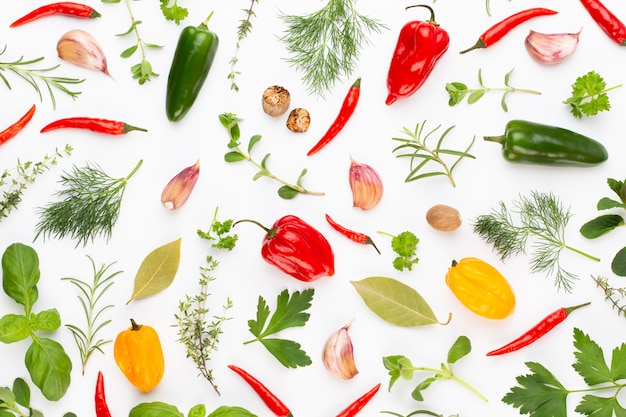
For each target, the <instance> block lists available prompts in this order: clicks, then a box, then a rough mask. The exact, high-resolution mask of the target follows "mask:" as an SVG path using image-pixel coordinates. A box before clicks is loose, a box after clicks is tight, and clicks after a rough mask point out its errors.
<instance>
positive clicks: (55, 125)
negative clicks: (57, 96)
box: [41, 117, 147, 135]
mask: <svg viewBox="0 0 626 417" xmlns="http://www.w3.org/2000/svg"><path fill="white" fill-rule="evenodd" d="M55 129H87V130H91V131H93V132H98V133H104V134H107V135H125V134H126V133H128V132H130V131H132V130H139V131H141V132H147V130H146V129H144V128H142V127H137V126H132V125H129V124H127V123H124V122H119V121H116V120H107V119H98V118H94V117H69V118H66V119H59V120H56V121H54V122H52V123H50V124H48V125H46V126H44V127H43V128H42V129H41V133H45V132H49V131H51V130H55Z"/></svg>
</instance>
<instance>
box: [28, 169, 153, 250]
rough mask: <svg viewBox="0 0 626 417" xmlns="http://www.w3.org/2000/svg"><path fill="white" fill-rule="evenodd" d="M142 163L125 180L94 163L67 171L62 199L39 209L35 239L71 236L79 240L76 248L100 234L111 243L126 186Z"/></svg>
mask: <svg viewBox="0 0 626 417" xmlns="http://www.w3.org/2000/svg"><path fill="white" fill-rule="evenodd" d="M142 163H143V160H140V161H139V162H138V163H137V165H136V166H135V168H133V170H132V171H131V173H130V174H128V175H127V176H126V177H122V178H113V177H111V176H109V175H108V174H107V173H106V172H104V171H103V170H102V168H100V167H99V166H98V165H95V164H90V163H87V165H85V166H84V167H82V168H78V167H76V166H74V167H73V170H72V172H70V173H65V172H64V173H63V175H62V176H61V180H60V181H59V182H60V183H61V184H62V185H63V186H64V188H63V189H62V190H60V191H58V192H56V194H55V195H57V196H59V197H61V198H62V200H61V201H57V202H54V203H50V204H48V205H47V206H46V207H41V208H39V210H38V214H39V222H38V223H37V225H36V227H35V231H36V234H35V240H36V239H37V238H38V237H39V235H42V236H43V238H44V239H45V238H46V237H54V238H57V239H60V238H64V237H66V236H69V237H70V238H72V239H77V243H76V246H78V245H79V244H81V243H82V244H83V246H85V245H86V244H87V242H88V241H89V240H91V241H93V240H94V239H95V238H96V237H97V236H99V235H103V236H104V237H105V238H106V239H107V240H108V239H109V238H110V237H111V233H112V230H113V226H114V225H115V222H116V221H117V219H118V217H119V212H120V206H121V203H122V197H123V195H124V190H125V189H126V185H127V184H128V181H129V180H130V178H131V177H132V176H133V175H134V174H135V172H137V170H138V169H139V167H140V166H141V164H142Z"/></svg>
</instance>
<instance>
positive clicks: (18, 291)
mask: <svg viewBox="0 0 626 417" xmlns="http://www.w3.org/2000/svg"><path fill="white" fill-rule="evenodd" d="M39 276H40V275H39V257H38V256H37V252H35V250H34V249H33V248H31V247H30V246H26V245H24V244H22V243H13V244H12V245H9V247H7V248H6V250H5V251H4V254H3V255H2V288H3V289H4V292H5V293H6V294H7V295H8V296H9V297H11V298H12V299H14V300H15V301H16V302H18V303H19V304H21V305H23V306H24V308H25V309H26V311H30V310H31V308H32V306H33V304H35V301H37V298H38V297H39V293H38V292H37V283H38V282H39Z"/></svg>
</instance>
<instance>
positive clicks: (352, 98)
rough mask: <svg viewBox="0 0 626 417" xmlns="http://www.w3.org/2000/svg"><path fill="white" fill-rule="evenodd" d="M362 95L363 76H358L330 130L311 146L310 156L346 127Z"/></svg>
mask: <svg viewBox="0 0 626 417" xmlns="http://www.w3.org/2000/svg"><path fill="white" fill-rule="evenodd" d="M360 95H361V78H357V80H356V81H355V82H354V84H352V86H351V87H350V90H348V94H346V97H345V98H344V99H343V104H342V105H341V109H340V110H339V114H338V115H337V118H336V119H335V121H334V122H333V124H332V125H330V128H328V131H327V132H326V134H325V135H324V136H322V138H321V139H320V140H319V142H317V143H316V144H315V146H313V147H312V148H311V150H310V151H309V152H308V153H307V155H308V156H311V155H313V154H314V153H317V152H318V151H319V150H321V149H322V148H323V147H324V146H326V145H327V144H328V142H330V141H331V140H333V138H334V137H335V136H337V134H338V133H339V132H340V131H341V129H343V128H344V126H345V125H346V123H347V122H348V120H349V119H350V117H351V116H352V113H354V109H355V108H356V105H357V103H358V102H359V96H360Z"/></svg>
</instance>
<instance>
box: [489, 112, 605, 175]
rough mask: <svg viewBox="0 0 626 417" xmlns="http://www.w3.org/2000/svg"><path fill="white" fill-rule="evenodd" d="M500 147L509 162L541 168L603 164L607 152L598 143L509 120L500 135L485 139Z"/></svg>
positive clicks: (525, 122)
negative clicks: (537, 165) (540, 166)
mask: <svg viewBox="0 0 626 417" xmlns="http://www.w3.org/2000/svg"><path fill="white" fill-rule="evenodd" d="M484 139H485V140H486V141H490V142H497V143H499V144H501V145H502V155H503V156H504V158H505V159H506V160H508V161H511V162H525V163H533V164H541V165H569V166H585V165H597V164H600V163H602V162H604V161H606V160H607V158H608V152H607V150H606V148H605V147H604V146H603V145H602V144H601V143H600V142H598V141H596V140H594V139H591V138H588V137H587V136H583V135H581V134H580V133H576V132H572V131H570V130H567V129H564V128H561V127H556V126H549V125H545V124H540V123H534V122H529V121H525V120H511V121H509V122H508V123H507V124H506V129H505V132H504V135H501V136H485V137H484Z"/></svg>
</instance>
